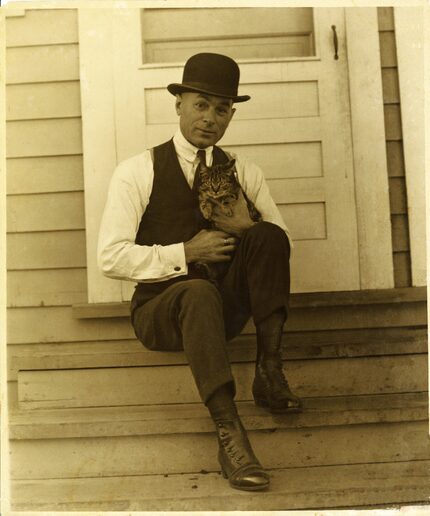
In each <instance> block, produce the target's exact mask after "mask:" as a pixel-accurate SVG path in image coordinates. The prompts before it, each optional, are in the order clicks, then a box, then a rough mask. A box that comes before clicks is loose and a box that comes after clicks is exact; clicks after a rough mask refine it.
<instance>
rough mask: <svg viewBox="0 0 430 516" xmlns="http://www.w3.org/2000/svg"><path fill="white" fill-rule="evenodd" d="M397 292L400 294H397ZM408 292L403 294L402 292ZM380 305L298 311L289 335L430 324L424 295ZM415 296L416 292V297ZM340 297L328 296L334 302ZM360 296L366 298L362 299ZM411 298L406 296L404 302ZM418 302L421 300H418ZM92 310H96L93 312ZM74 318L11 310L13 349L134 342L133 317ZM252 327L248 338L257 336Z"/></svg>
mask: <svg viewBox="0 0 430 516" xmlns="http://www.w3.org/2000/svg"><path fill="white" fill-rule="evenodd" d="M395 290H396V289H395ZM401 290H403V289H401ZM390 292H391V291H388V294H387V299H385V300H384V302H378V303H367V304H366V303H365V302H363V303H361V304H356V303H352V304H349V305H345V304H336V305H330V304H327V303H328V301H327V302H326V303H325V304H324V303H322V304H321V303H320V304H319V305H318V306H312V305H311V306H299V307H297V308H293V309H292V310H291V313H290V317H289V319H288V321H287V324H286V327H285V329H286V331H317V330H331V329H340V330H341V329H355V328H381V327H384V328H388V327H401V326H404V327H413V326H425V325H426V324H427V309H426V298H425V289H424V290H420V294H419V296H416V295H415V294H414V298H413V299H411V300H410V301H408V300H403V299H401V298H398V297H396V299H397V300H396V301H395V302H393V301H392V300H390V295H389V293H390ZM414 292H415V291H414ZM334 294H335V293H327V294H326V297H327V299H328V300H329V299H330V297H331V296H334ZM360 295H362V294H361V293H360ZM405 297H406V298H407V296H405ZM417 299H418V300H417ZM92 308H93V307H91V309H92ZM99 317H103V314H101V315H96V316H92V317H91V318H73V309H72V307H70V306H50V307H28V308H23V307H19V308H10V309H9V310H8V335H9V343H10V344H31V343H38V342H46V343H47V342H60V341H66V342H67V341H70V340H73V341H75V342H79V341H100V340H110V339H111V340H113V339H118V340H127V339H134V332H133V329H132V327H131V325H130V321H129V316H128V315H126V313H122V314H121V316H120V317H115V314H113V313H111V314H108V316H105V318H104V321H103V324H101V322H102V321H101V320H100V318H99ZM254 332H255V327H254V325H253V324H251V323H249V324H247V326H246V327H245V329H244V331H243V333H244V334H249V333H254Z"/></svg>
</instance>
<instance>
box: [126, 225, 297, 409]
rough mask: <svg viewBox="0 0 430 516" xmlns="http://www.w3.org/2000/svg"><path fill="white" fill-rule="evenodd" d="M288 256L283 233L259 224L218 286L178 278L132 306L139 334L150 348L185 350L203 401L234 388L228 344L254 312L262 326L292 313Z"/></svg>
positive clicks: (247, 234) (245, 238) (242, 243)
mask: <svg viewBox="0 0 430 516" xmlns="http://www.w3.org/2000/svg"><path fill="white" fill-rule="evenodd" d="M289 258H290V245H289V242H288V238H287V236H286V235H285V233H284V231H283V230H282V229H281V228H279V227H278V226H276V225H275V224H271V223H270V222H259V223H258V224H256V225H254V226H252V227H251V228H250V229H249V230H248V231H246V232H245V233H244V235H243V236H242V238H241V240H240V243H239V244H238V246H237V248H236V251H235V253H234V256H233V258H232V261H231V262H230V265H229V267H228V270H227V272H226V274H225V276H224V278H223V279H222V280H221V281H220V284H219V286H214V285H213V284H212V283H211V282H209V281H207V280H204V279H188V280H185V281H178V282H176V283H174V284H172V285H170V286H169V287H168V288H166V289H165V290H164V291H163V292H162V293H161V294H159V295H157V296H156V297H154V298H153V299H151V300H149V301H147V302H146V303H145V304H144V305H143V306H140V307H138V308H137V309H136V310H134V312H133V316H132V323H133V327H134V330H135V333H136V336H137V338H138V339H139V340H140V341H141V342H142V343H143V344H144V346H145V347H147V348H148V349H151V350H159V351H181V350H184V352H185V355H186V357H187V360H188V362H189V364H190V367H191V371H192V374H193V376H194V379H195V382H196V385H197V388H198V391H199V393H200V396H201V399H202V401H203V402H206V401H207V400H208V399H209V398H210V396H211V395H212V394H213V393H214V392H215V390H217V389H218V388H219V387H221V386H222V385H225V384H231V385H232V386H233V389H234V378H233V376H232V372H231V367H230V362H229V358H228V354H227V349H226V342H227V341H229V340H231V339H232V338H233V337H235V336H237V335H239V333H240V332H241V331H242V329H243V327H244V326H245V324H246V322H247V321H248V319H249V318H250V317H251V316H252V318H253V321H254V323H255V325H258V324H259V322H261V321H262V320H263V319H265V318H266V317H267V316H269V315H270V314H272V313H273V312H275V311H276V310H279V309H280V308H285V311H286V312H287V311H288V298H289V292H290V269H289Z"/></svg>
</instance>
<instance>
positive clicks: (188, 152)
mask: <svg viewBox="0 0 430 516" xmlns="http://www.w3.org/2000/svg"><path fill="white" fill-rule="evenodd" d="M173 144H174V145H175V150H176V154H177V155H178V157H179V158H182V160H185V161H186V162H188V163H190V164H194V163H196V164H197V151H198V150H200V149H199V148H198V147H195V146H194V145H193V144H192V143H190V142H189V141H188V140H186V139H185V138H184V135H183V134H182V133H181V130H180V129H178V130H177V131H176V133H175V136H174V137H173ZM204 151H205V152H206V165H208V166H209V167H210V166H211V165H212V151H213V146H211V147H207V148H206V149H204Z"/></svg>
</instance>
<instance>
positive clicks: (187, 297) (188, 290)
mask: <svg viewBox="0 0 430 516" xmlns="http://www.w3.org/2000/svg"><path fill="white" fill-rule="evenodd" d="M183 288H184V290H183V294H182V302H183V304H185V305H191V304H192V305H195V306H199V305H200V304H204V305H206V304H208V303H209V304H214V303H215V304H219V305H221V296H220V293H219V291H218V289H217V288H216V287H215V285H213V284H212V283H211V282H210V281H208V280H204V279H191V280H188V281H186V282H184V287H183Z"/></svg>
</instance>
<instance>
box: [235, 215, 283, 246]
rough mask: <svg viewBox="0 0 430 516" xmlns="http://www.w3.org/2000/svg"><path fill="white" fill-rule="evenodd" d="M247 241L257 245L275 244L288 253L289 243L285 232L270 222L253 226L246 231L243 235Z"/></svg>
mask: <svg viewBox="0 0 430 516" xmlns="http://www.w3.org/2000/svg"><path fill="white" fill-rule="evenodd" d="M244 236H245V237H246V238H247V240H250V241H256V242H258V243H259V244H261V243H265V244H269V245H271V244H277V243H280V244H282V246H285V247H286V248H287V249H288V252H289V251H290V242H289V240H288V237H287V235H286V233H285V231H284V230H283V229H282V228H281V227H279V226H278V225H277V224H273V223H272V222H267V221H262V222H258V223H257V224H254V226H252V227H251V228H249V229H248V231H246V233H245V235H244Z"/></svg>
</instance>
